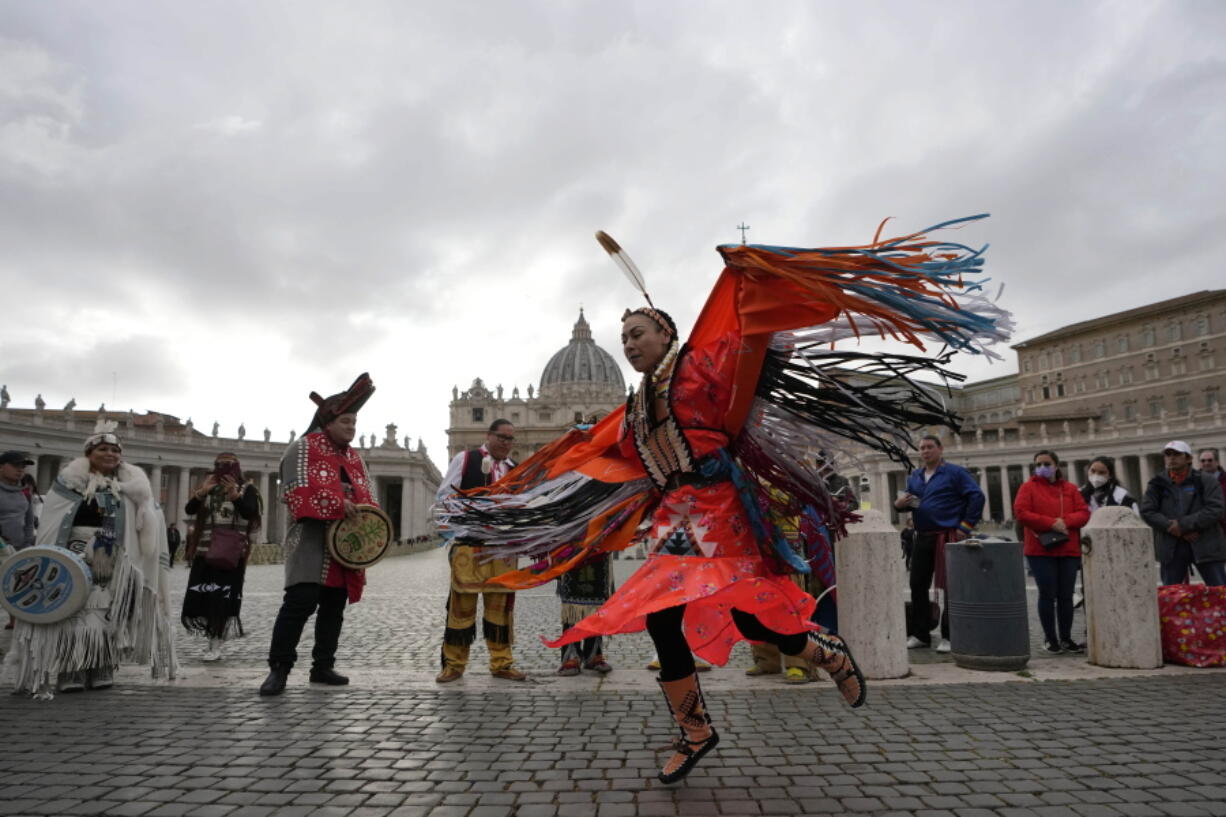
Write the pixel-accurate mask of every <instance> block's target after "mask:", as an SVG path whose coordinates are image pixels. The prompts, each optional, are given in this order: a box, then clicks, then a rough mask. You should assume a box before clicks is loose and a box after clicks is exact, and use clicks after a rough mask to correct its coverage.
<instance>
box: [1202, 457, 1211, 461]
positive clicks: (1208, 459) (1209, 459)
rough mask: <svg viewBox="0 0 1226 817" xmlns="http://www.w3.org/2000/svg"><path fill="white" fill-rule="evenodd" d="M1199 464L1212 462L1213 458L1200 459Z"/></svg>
mask: <svg viewBox="0 0 1226 817" xmlns="http://www.w3.org/2000/svg"><path fill="white" fill-rule="evenodd" d="M1200 461H1201V462H1213V457H1201V458H1200Z"/></svg>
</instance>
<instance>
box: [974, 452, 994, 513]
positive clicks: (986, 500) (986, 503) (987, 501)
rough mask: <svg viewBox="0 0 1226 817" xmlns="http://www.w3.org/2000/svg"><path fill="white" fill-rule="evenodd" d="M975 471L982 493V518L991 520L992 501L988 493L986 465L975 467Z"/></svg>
mask: <svg viewBox="0 0 1226 817" xmlns="http://www.w3.org/2000/svg"><path fill="white" fill-rule="evenodd" d="M975 470H977V471H978V472H979V490H980V491H982V492H983V514H982V516H983V518H984V519H987V520H991V518H992V500H991V494H989V493H988V467H987V466H986V465H977V466H975Z"/></svg>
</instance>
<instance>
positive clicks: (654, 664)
mask: <svg viewBox="0 0 1226 817" xmlns="http://www.w3.org/2000/svg"><path fill="white" fill-rule="evenodd" d="M647 669H651V670H655V671H657V672H659V671H660V659H659V658H653V659H651V662H650V663H649V664H647Z"/></svg>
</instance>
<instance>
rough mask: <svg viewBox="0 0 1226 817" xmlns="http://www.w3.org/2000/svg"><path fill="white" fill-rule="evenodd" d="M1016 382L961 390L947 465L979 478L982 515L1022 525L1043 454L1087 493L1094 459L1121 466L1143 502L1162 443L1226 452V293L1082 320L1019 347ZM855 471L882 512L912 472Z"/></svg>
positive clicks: (877, 460)
mask: <svg viewBox="0 0 1226 817" xmlns="http://www.w3.org/2000/svg"><path fill="white" fill-rule="evenodd" d="M1013 348H1014V350H1015V351H1016V353H1017V357H1018V373H1017V374H1014V375H1008V376H1005V377H999V378H994V379H992V380H985V381H981V382H978V383H972V384H968V385H966V386H964V387H962V388H960V389H956V390H955V393H954V395H953V401H954V405H955V406H956V407H957V409H958V411H959V413H961V414H962V415H963V417H964V418H965V420H966V423H965V426H964V428H963V433H962V434H961V436H955V437H952V438H948V439H946V443H945V455H946V459H947V460H949V461H951V462H955V463H957V464H959V465H963V466H965V467H967V468H969V469H970V470H971V472H972V473H974V474H975V475H976V476H977V477H978V479H979V481H980V485H981V487H983V489H984V492H985V493H986V494H987V495H988V499H989V503H988V511H987V512H986V513H985V516H988V517H989V518H993V519H996V520H1000V521H1007V520H1010V519H1012V517H1013V497H1014V496H1015V495H1016V493H1017V489H1018V487H1019V486H1020V485H1021V483H1022V481H1023V480H1025V479H1028V478H1029V476H1030V471H1031V469H1030V463H1031V460H1032V459H1033V457H1034V454H1035V452H1036V451H1038V450H1039V449H1044V448H1047V449H1052V450H1054V451H1055V452H1056V453H1057V454H1058V455H1059V456H1060V458H1061V460H1063V461H1064V462H1065V464H1066V465H1065V473H1066V475H1067V476H1068V477H1069V479H1072V480H1075V481H1076V482H1077V483H1078V484H1081V483H1082V482H1084V480H1085V469H1086V467H1087V466H1088V465H1089V462H1090V458H1091V457H1095V456H1101V455H1107V456H1111V457H1114V458H1115V461H1116V471H1117V474H1118V475H1119V477H1120V479H1121V481H1122V482H1123V483H1124V485H1125V487H1127V488H1128V489H1129V490H1130V491H1131V492H1132V493H1133V494H1134V495H1136V496H1138V497H1139V496H1140V494H1142V493H1143V492H1144V490H1145V486H1146V484H1147V483H1148V482H1149V480H1150V478H1151V477H1152V476H1153V475H1154V474H1155V473H1157V472H1158V470H1159V469H1160V468H1161V467H1162V446H1163V445H1165V444H1166V443H1167V442H1169V441H1170V440H1172V439H1182V440H1186V441H1187V442H1188V443H1190V444H1191V445H1192V447H1193V448H1194V449H1200V448H1211V449H1215V450H1220V449H1222V448H1223V447H1224V446H1226V418H1224V417H1223V414H1222V402H1221V401H1222V395H1223V392H1224V391H1226V370H1223V369H1219V368H1218V367H1217V364H1218V363H1219V362H1226V290H1210V291H1203V292H1196V293H1192V294H1190V295H1184V296H1181V297H1178V298H1172V299H1169V300H1165V301H1160V302H1158V303H1153V304H1149V305H1147V306H1142V307H1139V308H1137V309H1130V310H1127V311H1124V312H1118V313H1115V314H1112V315H1106V316H1103V317H1099V318H1094V319H1091V320H1087V321H1082V322H1080V323H1075V324H1072V325H1069V326H1065V327H1063V328H1060V329H1057V330H1055V331H1053V332H1048V333H1046V334H1043V335H1040V336H1038V337H1035V338H1031V339H1030V340H1026V341H1023V342H1021V343H1018V344H1017V345H1015V346H1014V347H1013ZM861 465H862V466H864V467H861V468H859V470H858V471H857V472H856V473H854V476H855V477H856V481H857V482H858V483H859V484H860V486H861V489H862V493H863V494H864V495H865V496H866V498H867V499H869V501H870V503H871V505H872V506H873V507H877V508H881V507H892V499H893V497H894V496H895V492H896V491H898V490H901V489H902V488H903V487H904V484H905V480H906V474H905V473H904V472H903V471H902V470H900V469H897V467H896V466H894V465H893V464H892V463H889V462H887V461H886V460H885V459H884V458H882V457H873V456H869V457H866V458H865V460H864V461H863V462H862V463H861Z"/></svg>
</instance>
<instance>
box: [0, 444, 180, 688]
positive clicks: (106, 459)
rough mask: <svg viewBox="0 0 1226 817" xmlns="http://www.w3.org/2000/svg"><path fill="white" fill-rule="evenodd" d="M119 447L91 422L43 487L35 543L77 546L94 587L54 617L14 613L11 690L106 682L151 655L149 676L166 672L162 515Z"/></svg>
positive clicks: (170, 651)
mask: <svg viewBox="0 0 1226 817" xmlns="http://www.w3.org/2000/svg"><path fill="white" fill-rule="evenodd" d="M122 452H123V447H122V446H121V444H120V442H119V438H118V437H116V436H115V435H114V434H113V433H110V429H102V430H100V431H99V433H95V434H94V435H93V436H91V437H90V438H89V439H88V440H86V441H85V456H83V457H79V458H77V459H75V460H73V461H72V462H70V463H68V465H67V466H66V467H65V468H64V470H63V471H61V472H60V475H59V477H58V478H57V479H56V481H55V484H54V485H53V486H52V489H51V491H50V492H49V493H48V494H47V497H46V504H45V505H44V507H43V514H42V522H41V524H40V526H39V533H38V537H37V540H36V544H39V545H57V546H59V547H63V548H67V549H69V550H72V551H74V552H76V553H77V554H78V555H80V556H81V557H82V558H83V559H85V561H86V562H87V563H88V564H89V565H90V570H91V573H92V576H93V584H94V586H93V589H92V590H91V592H90V595H89V598H88V600H87V601H86V603H85V607H84V608H82V609H81V610H80V611H78V612H77V613H76V614H75V615H73V616H70V617H69V618H67V619H64V620H63V621H58V622H55V623H53V624H32V623H30V622H26V621H18V622H17V624H16V627H15V629H14V632H13V642H12V648H11V650H10V652H9V655H8V658H7V659H6V661H7V664H8V668H9V670H10V671H11V672H13V673H14V676H15V684H16V688H17V690H18V691H26V692H30V693H32V694H34V695H35V696H36V697H39V698H44V699H49V698H51V697H52V695H53V694H54V692H56V691H60V692H76V691H79V690H82V689H105V688H107V687H109V686H111V684H112V678H113V674H114V671H115V669H116V668H118V666H119V664H120V663H133V664H146V663H151V664H152V665H153V675H154V677H162V676H168V677H171V678H173V677H174V674H175V670H176V669H177V665H176V661H175V652H174V631H173V630H172V629H171V626H170V605H169V601H170V593H169V556H168V552H167V548H166V522H165V519H164V518H163V516H162V511H161V508H159V507H158V504H157V501H156V500H155V498H154V496H153V489H152V487H151V486H150V484H149V478H148V477H146V476H145V472H144V471H142V470H141V469H140V468H138V467H136V466H133V465H129V464H127V463H125V462H123V461H122V459H121V455H122Z"/></svg>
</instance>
